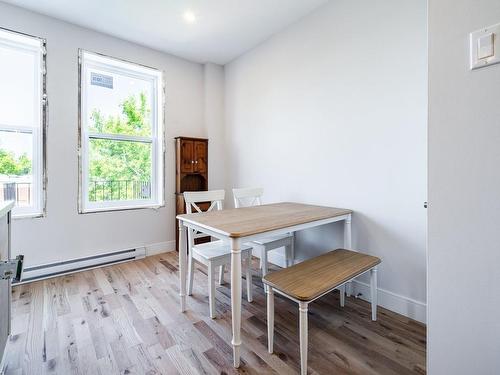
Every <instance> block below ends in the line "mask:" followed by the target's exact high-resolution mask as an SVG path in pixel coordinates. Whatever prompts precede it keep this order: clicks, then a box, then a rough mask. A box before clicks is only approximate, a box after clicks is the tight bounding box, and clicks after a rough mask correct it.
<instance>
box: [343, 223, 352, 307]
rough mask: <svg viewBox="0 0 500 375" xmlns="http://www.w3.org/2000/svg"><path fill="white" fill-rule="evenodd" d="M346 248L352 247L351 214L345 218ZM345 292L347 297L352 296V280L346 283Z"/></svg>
mask: <svg viewBox="0 0 500 375" xmlns="http://www.w3.org/2000/svg"><path fill="white" fill-rule="evenodd" d="M344 249H346V250H351V249H352V231H351V215H350V214H349V215H348V216H347V218H346V219H345V220H344ZM345 292H346V294H347V297H350V296H351V294H352V283H351V282H350V281H349V282H348V283H347V284H346V288H345Z"/></svg>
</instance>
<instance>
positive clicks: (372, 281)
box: [370, 267, 377, 322]
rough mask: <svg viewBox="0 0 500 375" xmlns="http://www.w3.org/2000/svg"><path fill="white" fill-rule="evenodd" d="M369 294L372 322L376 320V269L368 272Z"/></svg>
mask: <svg viewBox="0 0 500 375" xmlns="http://www.w3.org/2000/svg"><path fill="white" fill-rule="evenodd" d="M370 292H371V304H372V320H373V321H374V322H375V321H376V320H377V268H376V267H375V268H372V269H371V270H370Z"/></svg>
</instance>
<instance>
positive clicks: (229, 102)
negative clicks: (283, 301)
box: [225, 0, 427, 320]
mask: <svg viewBox="0 0 500 375" xmlns="http://www.w3.org/2000/svg"><path fill="white" fill-rule="evenodd" d="M426 57H427V56H426V2H425V1H424V0H407V1H399V0H383V1H376V2H373V1H368V0H364V1H349V0H336V1H332V2H330V3H328V4H327V5H326V6H324V7H322V8H320V9H318V10H317V11H316V12H314V13H313V14H311V15H309V16H307V17H306V18H304V19H302V20H301V21H299V22H298V23H296V24H294V25H292V26H290V27H289V28H288V29H286V30H285V31H283V32H281V33H279V34H277V35H275V36H274V37H272V38H271V39H269V40H268V41H267V42H265V43H264V44H262V45H260V46H259V47H257V48H256V49H254V50H253V51H250V52H249V53H247V54H245V55H243V56H242V57H240V58H238V59H236V60H235V61H233V62H231V63H230V64H228V65H226V66H225V72H226V76H225V87H226V91H225V95H226V142H227V146H228V160H227V162H228V176H227V180H228V182H227V188H228V189H229V188H230V187H232V186H239V187H243V186H263V187H264V188H265V200H266V201H268V202H272V201H284V200H291V201H299V202H308V203H315V204H322V205H331V206H337V207H346V208H351V209H353V210H354V211H355V214H354V217H353V231H354V233H353V236H354V240H353V245H354V247H355V248H356V249H359V250H363V251H366V252H369V253H371V254H375V255H377V256H380V257H381V258H382V259H383V264H382V266H381V267H380V272H379V275H380V277H379V286H380V288H381V291H380V301H381V303H382V304H384V305H386V306H388V307H390V308H392V309H394V310H397V311H400V312H402V313H404V314H407V315H410V316H413V317H415V318H417V319H420V320H424V319H425V300H426V211H425V209H424V208H423V202H424V201H426V200H427V199H426V115H427V108H426V100H427V94H426V89H427V87H426V82H427V75H426ZM339 246H342V231H341V227H340V226H338V225H336V226H332V227H331V228H322V229H317V230H316V231H314V232H310V233H304V234H302V235H300V236H299V237H298V255H299V257H300V258H306V257H309V256H312V255H314V254H317V253H319V252H321V251H325V250H328V249H334V248H336V247H339ZM358 288H359V289H358V290H361V291H364V288H363V285H361V284H360V285H358ZM365 295H366V294H365Z"/></svg>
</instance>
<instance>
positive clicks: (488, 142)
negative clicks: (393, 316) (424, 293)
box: [428, 0, 500, 375]
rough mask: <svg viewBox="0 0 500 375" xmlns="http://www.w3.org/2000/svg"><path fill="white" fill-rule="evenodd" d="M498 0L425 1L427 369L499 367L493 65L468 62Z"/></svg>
mask: <svg viewBox="0 0 500 375" xmlns="http://www.w3.org/2000/svg"><path fill="white" fill-rule="evenodd" d="M498 22H500V2H499V1H498V0H474V1H472V0H439V1H438V0H431V1H429V204H430V206H429V234H428V235H429V242H428V256H429V259H428V287H429V294H428V301H429V305H428V308H429V310H428V311H429V319H428V332H429V334H428V370H429V374H457V375H460V374H499V373H500V320H499V316H500V270H499V265H500V242H499V234H500V173H499V168H500V167H499V166H500V95H499V93H500V65H496V66H491V67H489V68H484V69H481V70H477V71H473V72H472V71H470V70H469V33H470V32H471V31H475V30H478V29H481V28H483V27H486V26H490V25H492V24H496V23H498Z"/></svg>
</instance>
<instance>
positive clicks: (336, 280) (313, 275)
mask: <svg viewBox="0 0 500 375" xmlns="http://www.w3.org/2000/svg"><path fill="white" fill-rule="evenodd" d="M380 262H381V260H380V258H377V257H374V256H371V255H367V254H363V253H358V252H356V251H351V250H344V249H337V250H333V251H330V252H329V253H326V254H323V255H320V256H318V257H315V258H312V259H309V260H306V261H304V262H302V263H299V264H296V265H294V266H291V267H288V268H285V269H283V270H280V271H277V272H273V273H270V274H268V275H266V276H265V277H264V278H263V282H264V283H265V284H267V285H269V286H271V287H272V288H274V289H277V290H279V291H281V292H282V293H284V294H286V295H288V296H290V297H292V298H295V299H297V300H299V301H312V300H314V299H315V298H317V297H319V296H321V295H322V294H324V293H326V292H328V291H330V290H332V289H335V288H337V287H338V286H340V285H342V284H344V283H345V282H347V281H349V280H351V279H353V278H354V277H356V276H359V275H361V274H362V273H364V272H366V271H368V270H370V269H371V268H373V267H375V266H376V265H377V264H379V263H380Z"/></svg>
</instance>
